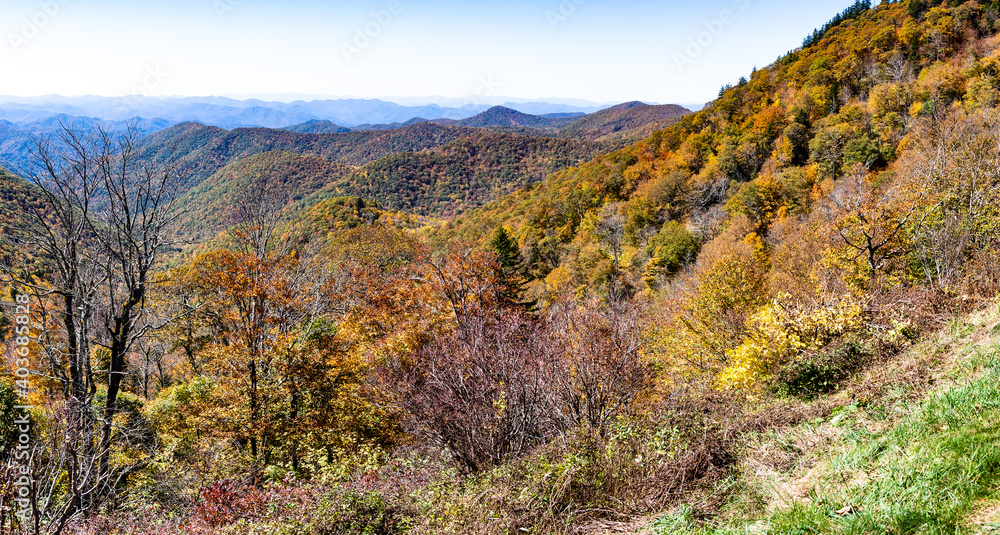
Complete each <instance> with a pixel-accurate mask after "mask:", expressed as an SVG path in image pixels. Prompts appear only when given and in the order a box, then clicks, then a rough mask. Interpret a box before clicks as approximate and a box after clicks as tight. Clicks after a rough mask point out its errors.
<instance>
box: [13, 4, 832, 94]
mask: <svg viewBox="0 0 1000 535" xmlns="http://www.w3.org/2000/svg"><path fill="white" fill-rule="evenodd" d="M848 4H850V2H849V1H846V0H821V1H817V2H810V3H808V4H802V3H797V2H792V1H790V0H766V1H765V0H719V1H714V2H702V3H697V4H691V3H690V2H659V3H655V2H652V1H648V0H643V1H636V0H632V1H628V2H621V3H614V4H612V3H606V2H599V1H595V0H551V1H547V2H543V3H531V2H527V1H526V0H518V1H514V2H499V1H486V2H479V3H476V4H474V5H467V4H461V3H457V2H453V1H439V2H433V3H426V2H415V3H410V2H409V1H408V0H377V1H366V2H361V3H350V4H349V3H346V2H331V3H321V2H318V1H316V0H293V1H291V2H283V3H280V4H279V3H276V2H261V1H257V2H250V1H244V0H181V1H178V2H173V3H170V4H167V5H159V4H155V3H152V2H139V3H135V2H122V1H118V0H94V1H93V2H91V3H88V4H87V5H86V6H84V5H83V4H77V3H75V2H73V1H72V0H42V1H34V2H28V1H16V2H9V3H5V4H4V5H2V6H0V20H3V21H5V22H4V24H3V25H0V28H2V29H3V32H4V35H3V36H4V43H3V45H2V46H0V62H2V63H3V64H4V65H5V71H6V76H5V80H4V83H3V86H2V88H0V93H3V94H9V95H21V96H45V95H53V94H58V95H99V96H106V97H120V96H126V95H143V96H156V97H162V96H180V97H203V96H211V95H221V96H228V97H230V98H233V97H234V96H266V95H314V96H324V97H325V96H329V97H331V98H352V97H351V96H353V98H377V99H381V100H390V101H393V102H396V101H398V100H393V99H412V98H418V99H421V98H422V99H427V98H430V97H433V98H435V99H467V98H469V97H470V96H473V97H478V98H486V97H492V96H495V95H509V96H508V97H507V98H509V99H525V100H545V101H553V100H555V99H557V98H560V99H579V100H583V101H588V102H592V103H597V104H608V103H617V102H627V101H633V100H638V101H642V102H651V103H653V102H655V103H678V104H685V103H686V104H693V103H699V102H700V103H703V102H706V101H708V100H711V99H712V98H713V97H714V96H715V94H716V93H717V92H718V88H719V87H720V86H722V85H724V84H726V83H733V82H734V81H735V80H733V79H732V78H734V77H738V74H737V73H745V74H749V73H750V71H751V70H752V69H753V68H754V67H755V66H756V67H762V66H764V65H767V64H769V63H771V62H773V61H774V60H775V59H776V58H777V57H778V56H779V55H781V54H783V53H785V52H787V51H789V50H791V49H794V48H795V47H797V46H798V45H799V43H800V42H801V40H802V38H803V37H805V36H806V35H807V34H808V33H810V32H811V31H812V29H814V28H815V27H817V26H820V25H822V24H823V23H824V22H825V21H826V20H828V19H829V18H831V17H832V16H833V15H835V14H836V13H838V12H839V11H841V10H842V9H843V8H844V7H846V6H847V5H848ZM763 27H767V28H768V31H767V32H761V31H760V29H761V28H763Z"/></svg>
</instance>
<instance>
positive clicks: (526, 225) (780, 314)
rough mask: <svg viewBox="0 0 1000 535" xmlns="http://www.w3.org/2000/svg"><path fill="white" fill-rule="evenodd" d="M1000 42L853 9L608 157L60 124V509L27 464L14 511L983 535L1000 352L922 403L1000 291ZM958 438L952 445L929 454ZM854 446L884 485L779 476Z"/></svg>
mask: <svg viewBox="0 0 1000 535" xmlns="http://www.w3.org/2000/svg"><path fill="white" fill-rule="evenodd" d="M997 29H1000V11H998V10H997V6H996V5H994V4H993V3H990V2H977V1H974V0H973V1H967V2H943V3H941V4H938V3H935V2H927V1H918V0H909V1H900V2H883V3H882V4H880V5H878V6H877V7H872V6H870V5H869V4H868V3H865V2H858V3H856V4H855V5H853V6H851V7H850V8H849V9H848V10H847V11H845V12H844V13H842V14H839V15H837V17H836V18H834V19H833V20H832V21H831V22H830V24H828V25H826V26H824V27H823V28H821V29H818V30H817V31H816V32H814V33H813V34H811V35H810V36H808V37H807V38H806V41H805V43H804V46H803V47H802V48H799V49H796V50H794V51H792V52H789V53H788V54H786V55H784V56H782V57H781V58H778V59H777V61H775V62H774V63H773V64H771V65H769V66H767V67H766V68H762V69H760V70H756V71H755V72H753V73H751V74H749V75H748V76H747V77H744V78H740V79H739V81H738V83H736V84H735V85H733V86H727V87H724V88H722V90H721V91H720V92H719V95H718V98H717V99H716V100H715V101H713V102H711V103H710V104H709V105H708V106H707V107H706V108H705V109H704V110H702V111H700V112H698V113H694V114H689V115H686V116H684V117H683V118H681V119H680V120H679V121H678V122H677V123H676V124H673V125H672V126H668V127H666V128H663V129H659V130H656V131H655V132H653V133H652V134H651V135H650V136H649V137H647V138H645V139H643V140H642V141H639V142H637V143H635V144H632V145H630V146H627V147H625V148H621V149H620V150H616V151H612V152H607V153H605V154H603V155H597V154H598V153H599V152H601V150H599V149H600V147H599V146H596V145H593V144H591V143H590V142H589V141H586V140H582V139H579V138H559V137H553V136H543V135H524V134H512V133H506V132H495V131H486V132H483V131H481V130H475V129H469V130H471V131H472V132H473V134H470V133H469V131H467V130H465V129H463V128H460V127H449V126H440V125H429V124H418V125H413V126H410V127H406V128H402V129H395V130H389V131H377V132H351V133H342V134H298V133H291V132H285V133H283V134H281V135H280V136H276V135H275V134H274V132H276V131H265V130H263V129H261V130H259V131H252V132H249V133H248V132H237V131H234V132H226V131H223V130H220V129H214V128H210V127H201V126H198V125H182V127H175V128H174V129H171V130H168V131H164V132H161V133H159V134H156V135H154V136H151V137H150V138H141V137H140V136H139V135H138V134H137V133H136V132H134V131H128V132H125V133H115V132H103V131H100V130H85V131H82V132H78V131H74V130H72V129H67V130H66V131H65V132H63V134H62V136H61V138H58V139H50V140H48V141H44V140H43V141H42V142H40V143H39V145H38V147H37V150H36V155H35V158H36V160H37V162H38V163H39V164H42V165H39V166H37V167H36V168H35V170H34V172H33V173H23V177H24V179H26V180H27V181H23V180H21V179H18V178H15V177H13V176H10V175H7V174H4V175H3V176H2V177H0V187H2V188H3V191H4V195H3V202H4V203H5V204H4V206H3V208H5V209H4V210H3V214H5V215H4V219H2V220H0V225H2V230H3V238H4V243H3V247H4V249H3V251H4V256H3V260H4V263H3V271H2V276H3V282H4V285H5V286H6V291H5V295H4V296H3V297H4V300H5V305H6V307H7V313H6V314H5V315H4V319H3V322H2V323H0V326H2V327H3V329H4V330H3V334H4V338H5V340H6V341H7V343H8V346H9V348H8V353H7V356H8V359H9V360H10V361H11V366H12V368H11V369H12V370H13V369H15V367H14V360H15V359H16V358H17V356H18V355H20V353H17V352H16V350H17V349H18V348H28V352H29V353H30V354H31V355H32V357H31V365H32V366H33V369H34V370H35V374H34V375H33V376H32V377H31V385H32V389H31V394H30V403H31V405H32V406H33V407H34V408H33V409H32V412H31V419H32V422H33V423H32V433H33V435H32V438H33V440H34V443H35V444H36V445H37V450H36V453H35V458H34V462H33V467H34V468H33V469H34V471H35V476H36V480H37V481H39V482H40V484H39V485H38V486H37V488H36V489H35V490H34V492H36V493H37V495H38V496H42V497H43V498H40V499H39V500H38V501H37V502H35V503H33V505H32V512H33V514H34V515H36V516H35V519H37V520H35V519H33V520H31V521H29V522H27V523H21V524H17V523H18V522H19V520H18V517H17V516H16V514H15V513H16V508H15V504H14V502H13V501H12V500H13V499H14V494H13V492H12V489H13V487H12V484H13V481H14V479H15V476H16V473H15V472H14V471H13V470H14V468H12V467H16V466H17V465H16V463H15V461H14V460H13V459H11V460H9V461H8V464H7V467H8V468H7V471H6V472H5V474H6V475H5V476H4V477H6V479H5V481H6V486H4V487H2V492H0V522H2V524H0V525H2V526H3V529H13V528H11V526H15V525H20V526H21V527H23V528H24V529H25V532H29V531H30V530H31V529H35V527H34V524H35V522H37V523H38V524H37V525H38V529H39V530H40V531H41V532H45V533H58V532H63V533H80V534H85V533H95V534H96V533H102V534H103V533H143V534H146V533H149V534H152V533H206V534H207V533H233V534H236V533H240V534H242V533H282V534H306V533H308V534H395V533H484V534H485V533H497V534H500V533H505V534H509V533H606V532H611V531H613V530H619V531H623V530H639V529H646V530H648V531H647V532H649V533H746V532H748V531H747V530H750V531H749V532H757V531H755V530H761V529H763V530H764V531H768V530H770V531H773V532H775V533H828V532H829V533H874V532H876V531H878V532H883V533H885V532H888V533H945V532H947V533H965V532H972V531H971V530H972V529H973V526H972V524H971V522H973V521H972V520H970V518H972V517H973V516H974V515H975V514H976V513H977V511H978V509H977V507H979V505H981V503H982V501H983V500H995V499H996V498H997V495H996V488H997V485H998V483H1000V468H998V467H1000V437H997V430H996V421H997V419H996V417H997V414H996V413H997V409H996V399H997V396H998V395H1000V392H997V391H996V384H997V383H998V381H996V380H995V377H994V375H995V374H996V373H998V370H1000V366H998V364H997V362H1000V361H998V360H997V358H995V355H996V354H997V353H996V351H994V350H990V351H993V353H990V354H989V355H993V357H991V356H989V355H986V356H984V352H985V351H986V350H985V349H981V350H975V351H971V350H970V351H971V352H973V353H976V354H977V355H979V356H978V357H976V358H977V359H978V360H970V361H969V362H975V363H977V364H969V365H968V368H969V369H970V370H974V371H976V373H980V372H981V373H983V374H985V375H983V376H982V377H981V378H980V379H979V380H978V381H979V382H971V383H970V386H968V387H966V388H964V389H961V390H956V391H955V393H954V396H956V397H955V398H954V399H962V400H969V401H968V403H967V405H968V407H966V408H962V407H963V406H965V405H966V403H965V402H963V403H956V402H954V401H951V402H948V401H947V400H944V401H933V400H932V401H931V402H928V403H929V405H927V407H930V408H934V407H937V408H936V409H935V410H938V411H939V413H940V414H942V415H943V416H940V417H933V418H932V417H931V416H919V417H918V416H913V418H918V419H917V420H913V421H916V422H917V423H918V424H919V425H917V424H912V423H907V422H911V420H903V419H902V418H904V416H903V415H902V414H903V413H905V412H906V409H905V407H906V405H905V403H919V402H920V400H921V399H923V398H922V397H921V396H923V395H924V394H925V393H926V392H928V391H929V390H930V388H931V386H932V385H934V384H935V380H937V379H939V377H938V375H935V374H936V372H935V371H934V368H933V367H932V366H931V363H938V364H940V362H939V361H936V360H934V358H937V357H933V358H932V357H927V359H924V360H921V359H920V358H916V357H912V355H913V354H914V353H913V352H914V351H923V349H921V348H926V347H929V346H925V345H921V344H927V343H930V342H928V340H931V339H932V338H933V337H934V336H938V333H940V332H945V331H947V332H951V333H953V334H954V333H957V332H959V331H962V329H964V327H963V325H964V324H962V323H961V321H962V320H961V318H963V317H964V314H967V313H970V312H973V311H975V310H980V309H981V310H985V309H987V308H988V307H990V306H992V307H993V308H995V303H994V299H995V298H996V296H997V292H998V290H1000V235H998V233H997V232H998V225H1000V212H998V210H1000V208H998V206H997V204H996V199H997V195H998V193H1000V112H998V111H997V109H996V106H997V105H998V104H1000V37H997V35H996V31H997ZM644 124H648V123H644ZM639 127H640V126H635V127H634V128H639ZM630 128H632V127H630ZM157 136H159V138H157ZM164 136H173V138H172V139H173V142H171V143H168V144H155V143H152V142H151V140H152V141H155V140H156V139H160V140H162V139H163V137H164ZM375 136H379V139H381V140H382V141H383V142H384V143H383V144H379V143H376V141H375V139H376V138H375ZM387 139H388V140H389V141H386V140H387ZM300 141H301V142H302V143H306V145H296V146H292V145H294V144H296V143H298V142H300ZM185 144H186V145H185ZM184 146H187V147H188V148H187V149H184V150H180V149H178V147H184ZM306 146H307V148H303V147H306ZM178 153H180V154H183V156H182V157H181V158H174V157H171V155H172V154H174V155H176V154H178ZM581 162H582V163H581ZM196 175H197V176H200V178H198V179H197V180H195V179H193V178H192V176H196ZM192 188H193V189H192ZM515 190H516V191H515ZM290 207H292V208H290ZM426 215H434V216H437V217H439V218H440V219H438V220H430V219H426V218H425V217H421V216H426ZM192 221H201V222H203V224H204V225H205V227H203V228H207V229H215V228H218V229H221V232H218V234H214V233H213V234H212V235H211V236H209V237H207V238H204V239H201V238H200V239H198V240H197V241H195V240H194V239H193V238H192V234H191V233H190V232H189V231H190V230H191V229H192V228H194V227H191V225H192V223H191V222H192ZM185 225H187V226H185ZM198 228H202V227H198ZM24 302H30V304H31V314H30V322H28V323H18V321H20V320H16V319H12V318H15V317H16V316H17V315H18V314H16V313H15V305H16V304H17V303H24ZM984 314H985V313H984ZM22 316H23V314H22ZM984 321H985V320H984ZM19 325H28V326H29V327H30V328H29V329H27V330H28V331H30V332H31V333H32V335H31V336H30V337H25V335H24V334H22V332H20V331H18V329H19ZM977 325H978V324H977ZM942 329H944V331H942ZM949 329H950V330H949ZM982 329H983V331H982V333H985V334H982V333H980V334H982V336H980V338H977V340H980V342H982V340H986V339H989V337H990V336H994V335H996V334H997V330H996V328H994V324H993V323H983V325H982ZM962 332H963V333H964V334H961V333H960V334H954V336H955V337H956V338H955V339H956V340H957V339H962V340H965V338H962V336H971V334H970V333H971V332H972V331H969V332H965V331H962ZM977 332H979V331H977ZM977 336H979V335H977ZM22 342H23V343H22ZM983 343H985V342H983ZM915 348H916V349H915ZM942 351H943V350H942ZM930 353H933V352H930V351H928V354H930ZM934 355H937V353H934ZM942 358H943V357H942ZM970 358H971V357H970ZM928 359H929V360H928ZM990 359H992V360H990ZM962 369H964V368H962ZM955 370H959V368H955ZM983 370H985V371H983ZM990 370H992V371H990ZM962 373H965V372H962ZM968 373H972V372H968ZM991 374H993V375H991ZM960 376H961V374H960V373H959V371H954V373H952V375H949V376H948V377H950V379H949V380H950V381H952V382H957V381H958V379H956V377H960ZM962 377H964V376H962ZM977 377H978V376H977ZM17 380H18V378H17V377H16V376H15V375H14V374H13V372H10V374H9V377H6V378H5V379H4V380H3V381H2V382H0V404H2V406H3V412H2V414H0V419H4V422H5V423H6V422H9V421H11V420H12V419H13V417H14V416H13V415H14V414H15V411H14V409H13V407H14V405H16V404H17V403H18V402H17V397H16V395H15V390H16V386H17V383H16V381H17ZM942 381H943V380H942ZM956 384H957V383H956ZM991 385H992V386H991ZM973 387H974V388H973ZM977 389H979V390H977ZM962 396H965V397H962ZM934 399H937V398H934ZM949 399H950V398H949ZM935 403H937V405H935ZM948 403H950V404H948ZM941 407H945V408H941ZM928 410H929V409H928ZM855 414H863V415H865V416H864V417H865V418H868V419H869V420H866V421H865V422H866V423H865V425H861V424H858V426H857V427H851V428H849V430H844V431H842V432H841V431H837V432H836V433H837V434H831V435H828V436H826V438H824V439H823V440H819V439H818V438H817V439H810V440H813V441H812V442H810V443H809V444H810V445H808V446H807V445H805V443H806V442H807V440H806V438H802V437H803V436H806V435H794V434H789V433H790V432H789V431H788V430H789V429H797V430H801V429H803V427H801V426H806V427H805V429H807V430H809V429H815V428H819V427H822V426H823V425H826V427H825V429H833V428H836V429H844V428H843V427H837V426H838V425H847V424H842V422H853V421H854V420H850V418H855V417H856V416H851V415H855ZM921 414H923V413H921ZM926 414H931V413H930V412H928V413H926ZM933 414H938V413H933ZM857 418H860V416H857ZM919 418H925V420H919ZM834 421H836V423H831V422H834ZM859 421H860V420H859ZM823 422H827V423H826V424H824V423H823ZM970 422H971V423H970ZM991 422H992V423H991ZM973 423H974V424H975V425H973ZM897 425H898V426H900V427H898V429H901V431H893V430H894V429H897V427H895V426H897ZM907 425H911V426H914V427H906V426H907ZM795 426H800V427H795ZM809 426H812V427H809ZM928 429H931V430H933V432H935V433H937V432H940V433H947V432H951V433H956V434H953V435H941V436H942V437H944V438H941V439H940V440H939V441H937V442H933V444H934V447H933V448H931V447H929V446H928V448H929V449H926V450H924V449H920V448H916V449H906V448H909V447H910V445H911V444H918V445H920V444H924V443H925V442H921V440H923V438H921V437H924V434H926V433H930V432H931V431H928ZM949 429H950V430H951V431H949ZM966 429H973V431H969V434H963V435H958V434H957V433H958V432H959V431H960V430H962V431H963V432H964V430H966ZM796 432H799V431H796ZM781 433H785V434H781ZM802 433H805V431H803V432H802ZM809 433H813V434H808V433H807V435H808V437H821V435H819V434H816V432H814V431H809ZM831 433H832V432H831ZM880 433H881V434H880ZM893 433H898V434H893ZM781 437H785V438H781ZM789 437H791V438H789ZM796 437H797V438H796ZM831 437H832V438H831ZM844 437H846V438H844ZM970 437H971V438H970ZM16 440H17V437H16V436H8V435H3V434H0V450H3V451H10V450H11V448H12V447H15V446H16V444H15V442H16ZM782 440H784V442H782ZM824 440H825V442H824ZM837 440H853V441H856V442H857V444H859V445H858V447H857V450H858V451H860V452H861V453H858V454H857V455H858V456H860V457H862V458H863V459H864V462H870V463H875V464H874V465H866V464H864V463H862V462H861V461H857V462H858V463H860V465H861V466H867V468H865V469H864V470H862V472H865V473H866V474H869V475H864V476H858V477H855V476H854V475H852V474H847V473H846V472H844V473H835V476H836V477H834V476H831V479H829V480H824V481H826V482H825V483H822V484H820V483H819V482H817V483H816V484H815V485H814V487H810V488H812V490H810V491H809V492H811V493H812V494H809V492H807V493H806V496H807V498H808V500H809V501H808V502H807V501H804V500H805V499H803V500H800V501H797V502H794V503H793V505H790V506H788V507H779V506H774V505H773V504H772V503H769V502H770V498H768V497H767V496H766V492H765V491H764V490H761V486H760V485H756V486H755V483H754V481H757V480H759V479H760V478H762V477H764V476H762V475H761V474H762V473H764V472H767V473H778V472H780V473H786V472H788V473H791V471H792V470H793V469H795V468H796V467H797V466H799V464H798V463H799V460H800V459H803V458H805V457H807V453H806V451H807V450H809V448H820V449H822V448H827V449H830V448H832V445H833V444H840V442H836V441H837ZM865 440H871V442H863V441H865ZM927 440H931V439H927ZM934 440H938V439H934ZM927 443H928V444H931V442H927ZM862 444H863V446H862ZM900 451H905V452H907V453H906V455H901V457H904V458H906V459H911V460H912V462H913V463H914V464H913V465H912V466H911V465H905V464H904V465H900V466H901V468H900V467H896V465H892V466H889V465H888V464H885V463H888V462H889V461H888V460H885V459H889V457H882V456H883V455H890V454H893V453H894V452H900ZM918 460H919V463H918V462H917V461H918ZM900 462H902V461H900ZM754 463H757V464H754ZM879 463H882V464H879ZM848 464H849V463H848ZM810 466H811V465H810ZM845 466H847V465H845ZM852 466H853V465H852ZM887 466H889V467H888V468H887ZM753 467H756V468H753ZM762 467H763V468H762ZM751 468H753V469H751ZM831 470H832V469H831ZM893 470H895V471H893ZM921 473H935V474H938V476H937V477H936V478H922V476H920V474H921ZM900 474H904V475H905V477H904V476H902V475H900ZM941 474H943V475H941ZM838 478H839V479H838ZM834 480H836V481H840V482H841V483H843V482H846V481H851V483H850V484H851V485H856V486H855V487H850V488H851V489H858V492H857V493H856V494H855V495H854V496H852V497H841V496H840V495H834V494H823V493H824V492H827V490H828V489H829V487H830V486H831V485H833V483H830V481H834ZM893 485H895V486H893ZM824 489H826V490H824ZM829 492H833V491H829ZM866 500H868V501H866ZM990 503H992V502H990ZM760 522H764V524H761V523H760ZM753 526H756V527H753ZM761 526H764V527H763V528H762V527H761ZM762 532H763V531H762Z"/></svg>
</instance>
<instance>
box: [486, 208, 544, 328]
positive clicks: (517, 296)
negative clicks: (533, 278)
mask: <svg viewBox="0 0 1000 535" xmlns="http://www.w3.org/2000/svg"><path fill="white" fill-rule="evenodd" d="M490 249H492V250H493V252H494V253H495V254H496V256H497V263H498V264H499V277H498V278H499V279H500V288H501V289H500V291H499V295H498V296H497V297H498V299H499V301H500V302H501V303H504V304H508V305H516V306H523V307H525V308H528V309H531V308H534V306H535V301H531V302H525V301H523V299H524V291H525V290H524V283H525V282H527V279H526V277H525V264H524V260H523V259H522V258H521V251H520V250H519V249H518V247H517V243H516V242H515V241H514V238H513V237H512V236H511V235H510V233H509V232H507V229H505V228H504V227H500V228H498V229H497V231H496V232H495V233H494V234H493V238H492V239H491V240H490Z"/></svg>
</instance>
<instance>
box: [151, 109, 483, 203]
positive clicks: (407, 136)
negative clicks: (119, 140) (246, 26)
mask: <svg viewBox="0 0 1000 535" xmlns="http://www.w3.org/2000/svg"><path fill="white" fill-rule="evenodd" d="M472 132H475V130H472V129H462V128H452V127H445V126H439V125H435V124H426V123H421V124H415V125H412V126H408V127H405V128H400V129H396V130H385V131H383V130H373V131H367V132H348V133H341V134H301V133H296V132H288V131H286V130H272V129H266V128H238V129H236V130H231V131H227V130H223V129H221V128H217V127H212V126H205V125H201V124H197V123H183V124H180V125H177V126H174V127H172V128H169V129H167V130H164V131H162V132H157V133H156V134H153V135H151V136H149V137H147V138H146V139H144V140H143V143H142V144H143V149H142V155H143V157H144V158H148V159H149V160H151V161H154V162H160V163H165V162H175V163H176V165H178V167H179V168H180V169H181V171H182V172H183V173H184V174H185V175H186V177H187V180H186V183H185V184H184V189H185V191H186V190H187V189H190V188H192V187H194V186H197V185H198V184H200V183H201V181H203V180H205V179H206V178H208V177H210V176H211V175H212V174H214V173H215V172H216V171H218V170H219V169H222V168H223V167H225V166H226V165H228V164H231V163H233V162H235V161H237V160H239V159H240V158H245V157H247V156H252V155H254V154H260V153H264V152H270V151H276V150H282V151H288V152H294V153H297V154H303V155H310V156H317V157H321V158H325V159H328V160H335V161H337V162H340V163H343V164H347V165H356V166H357V165H364V164H366V163H368V162H372V161H375V160H377V159H379V158H383V157H386V156H389V155H392V154H398V153H401V152H408V151H420V150H424V149H429V148H433V147H438V146H441V145H443V144H445V143H448V142H451V141H454V140H456V139H458V138H460V137H462V136H465V135H468V134H470V133H472Z"/></svg>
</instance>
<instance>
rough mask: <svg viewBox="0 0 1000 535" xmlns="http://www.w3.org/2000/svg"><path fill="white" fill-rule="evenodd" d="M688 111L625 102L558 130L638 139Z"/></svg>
mask: <svg viewBox="0 0 1000 535" xmlns="http://www.w3.org/2000/svg"><path fill="white" fill-rule="evenodd" d="M690 113H691V111H690V110H688V109H686V108H683V107H681V106H676V105H674V104H665V105H658V106H651V105H649V104H644V103H642V102H626V103H624V104H619V105H617V106H612V107H610V108H607V109H605V110H601V111H599V112H596V113H592V114H590V115H587V116H585V117H583V118H581V119H579V120H577V121H575V122H573V123H571V124H570V125H568V126H566V127H565V128H563V129H561V130H560V132H559V135H560V136H561V137H580V138H585V139H598V140H612V139H618V140H632V141H638V140H639V139H642V138H644V137H647V136H649V135H650V134H652V133H653V132H654V131H656V130H660V129H663V128H666V127H668V126H670V125H672V124H673V123H675V122H677V121H678V120H680V118H681V117H684V116H685V115H688V114H690Z"/></svg>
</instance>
